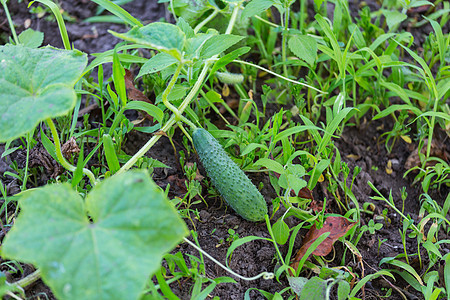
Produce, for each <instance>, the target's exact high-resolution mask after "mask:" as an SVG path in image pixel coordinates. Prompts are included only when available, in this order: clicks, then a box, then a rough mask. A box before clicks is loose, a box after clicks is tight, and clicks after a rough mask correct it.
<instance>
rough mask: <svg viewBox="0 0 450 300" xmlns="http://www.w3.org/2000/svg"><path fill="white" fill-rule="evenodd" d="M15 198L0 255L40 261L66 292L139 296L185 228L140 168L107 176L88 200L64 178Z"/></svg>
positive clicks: (61, 293)
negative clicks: (17, 209)
mask: <svg viewBox="0 0 450 300" xmlns="http://www.w3.org/2000/svg"><path fill="white" fill-rule="evenodd" d="M19 201H20V204H21V207H22V213H21V214H20V216H19V218H18V219H17V221H16V222H15V225H14V228H13V229H12V230H11V232H10V233H9V234H8V237H7V238H6V240H5V241H4V243H3V246H2V256H4V257H10V258H15V259H20V260H23V261H27V262H29V263H33V264H35V265H36V266H38V267H39V268H40V270H41V272H42V277H43V279H44V281H45V282H46V283H47V284H48V285H49V286H50V287H51V288H52V290H53V292H54V293H55V295H56V296H57V297H59V298H64V299H81V298H83V299H98V297H107V298H111V299H112V298H114V299H124V298H128V299H138V298H139V295H140V293H141V292H142V290H143V288H144V284H145V282H146V281H147V277H148V276H149V275H150V274H152V273H153V272H155V271H156V270H157V269H158V268H159V264H160V261H161V259H162V256H163V254H164V253H165V252H166V251H169V250H171V249H172V248H173V247H174V246H175V245H176V244H177V243H178V242H179V240H180V239H181V238H182V237H183V236H184V235H186V234H187V230H186V227H185V225H184V223H183V222H182V221H181V219H180V218H179V217H178V215H177V213H176V212H175V210H174V209H173V207H172V206H171V205H170V204H169V203H168V201H167V199H166V198H165V197H164V195H163V193H162V192H161V191H160V190H159V188H158V187H156V185H155V184H154V183H153V182H152V181H151V180H150V178H149V176H148V175H147V174H145V172H142V171H135V172H128V173H125V174H122V175H118V176H114V177H111V178H109V179H107V180H105V181H104V182H102V183H100V184H98V185H97V186H96V187H95V188H94V189H93V190H92V191H91V192H90V193H89V195H88V196H87V198H86V200H85V201H83V199H81V198H80V197H79V195H78V194H77V193H76V192H74V191H73V190H72V189H71V188H70V186H69V185H51V186H47V187H44V188H40V189H37V190H35V191H30V192H28V193H26V194H25V195H24V196H23V197H21V199H20V200H19ZM36 237H38V238H36Z"/></svg>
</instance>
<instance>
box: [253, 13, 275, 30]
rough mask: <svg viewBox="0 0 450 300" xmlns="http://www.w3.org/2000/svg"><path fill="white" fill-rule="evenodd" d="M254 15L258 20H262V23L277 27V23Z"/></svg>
mask: <svg viewBox="0 0 450 300" xmlns="http://www.w3.org/2000/svg"><path fill="white" fill-rule="evenodd" d="M254 17H255V18H256V19H258V20H260V21H262V22H264V23H266V24H268V25H270V26H272V27H274V28H277V27H278V24H275V23H272V22H270V21H269V20H266V19H264V18H261V17H260V16H258V15H255V16H254Z"/></svg>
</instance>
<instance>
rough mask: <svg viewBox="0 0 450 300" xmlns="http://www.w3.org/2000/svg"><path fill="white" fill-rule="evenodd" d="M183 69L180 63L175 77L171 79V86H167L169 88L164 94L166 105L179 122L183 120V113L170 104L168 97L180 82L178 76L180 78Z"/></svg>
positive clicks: (163, 98) (174, 74)
mask: <svg viewBox="0 0 450 300" xmlns="http://www.w3.org/2000/svg"><path fill="white" fill-rule="evenodd" d="M182 68H183V64H182V63H180V64H179V65H178V67H177V69H176V70H175V73H173V76H172V78H171V79H170V81H169V84H168V85H167V88H166V89H165V90H164V92H163V94H162V101H163V103H164V105H165V106H166V107H167V108H168V109H170V110H171V111H172V112H173V114H174V115H175V119H176V120H177V121H179V120H181V113H180V111H179V110H178V108H176V107H175V106H173V105H172V103H170V102H169V99H168V97H169V94H170V91H172V88H173V86H174V85H175V83H176V82H177V80H178V76H180V73H181V69H182Z"/></svg>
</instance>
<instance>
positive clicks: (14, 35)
mask: <svg viewBox="0 0 450 300" xmlns="http://www.w3.org/2000/svg"><path fill="white" fill-rule="evenodd" d="M1 2H2V5H3V10H4V11H5V14H6V18H7V19H8V23H9V28H10V29H11V33H12V35H13V39H14V43H16V45H19V44H20V42H19V37H18V36H17V33H16V29H15V28H14V23H13V21H12V19H11V15H10V14H9V10H8V6H7V5H6V1H1Z"/></svg>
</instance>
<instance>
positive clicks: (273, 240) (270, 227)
mask: <svg viewBox="0 0 450 300" xmlns="http://www.w3.org/2000/svg"><path fill="white" fill-rule="evenodd" d="M264 219H265V220H266V225H267V230H268V231H269V234H270V236H271V237H272V242H273V245H274V246H275V250H276V251H277V254H278V256H279V258H280V261H281V262H282V263H283V265H286V263H285V262H284V259H283V256H282V255H281V252H280V249H278V245H277V242H276V241H275V239H274V238H273V237H274V235H273V232H272V226H271V225H270V220H269V216H268V215H267V214H266V215H265V216H264Z"/></svg>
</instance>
